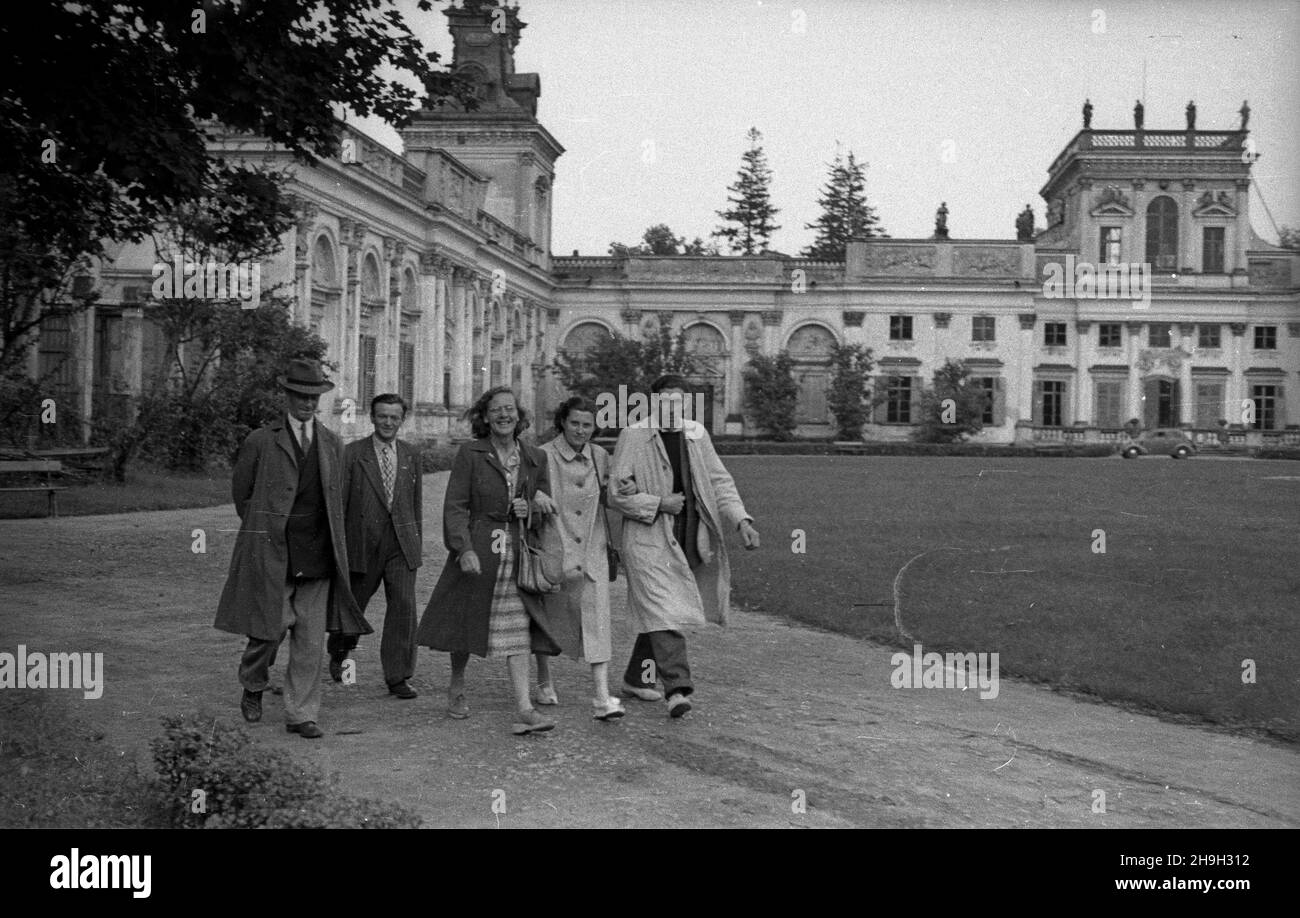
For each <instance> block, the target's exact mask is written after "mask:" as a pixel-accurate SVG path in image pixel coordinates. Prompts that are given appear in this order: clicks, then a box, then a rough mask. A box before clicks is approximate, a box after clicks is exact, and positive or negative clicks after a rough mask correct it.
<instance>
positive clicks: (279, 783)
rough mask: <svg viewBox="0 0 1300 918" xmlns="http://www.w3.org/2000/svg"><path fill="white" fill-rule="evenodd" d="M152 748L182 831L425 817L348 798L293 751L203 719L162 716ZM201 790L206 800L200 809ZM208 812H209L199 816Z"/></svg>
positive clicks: (381, 824) (382, 823)
mask: <svg viewBox="0 0 1300 918" xmlns="http://www.w3.org/2000/svg"><path fill="white" fill-rule="evenodd" d="M163 728H164V732H163V736H162V737H159V738H155V739H154V740H153V741H151V742H150V748H151V749H152V750H153V758H154V764H155V766H156V768H157V771H158V782H159V797H160V809H161V810H162V811H163V812H164V813H165V814H166V818H167V821H168V824H169V825H170V826H173V827H177V828H190V829H196V828H206V829H214V828H225V829H258V828H417V827H418V826H419V824H420V820H419V817H417V816H413V815H411V814H408V813H406V812H404V811H403V810H402V809H401V808H399V807H396V806H393V805H391V804H385V803H381V802H379V801H374V800H367V799H356V798H350V797H346V796H343V795H342V794H340V793H339V791H338V790H337V787H336V783H337V782H336V779H335V778H334V777H332V776H330V777H326V776H325V775H324V774H323V773H322V772H320V771H319V770H318V769H316V768H315V767H313V766H309V765H303V764H301V763H300V762H297V761H295V760H294V759H293V757H292V756H290V755H289V754H288V753H286V752H283V751H281V750H277V749H262V748H260V747H258V746H254V745H253V744H252V741H251V739H250V737H249V736H248V734H247V733H246V732H245V731H244V730H243V729H242V728H240V727H231V726H229V725H227V724H223V723H220V722H210V721H207V720H204V719H201V718H200V717H199V716H198V715H186V716H176V715H173V716H169V717H165V718H163ZM194 791H202V792H203V794H204V797H203V805H202V806H201V807H198V806H196V805H195V799H196V798H195V797H194ZM195 809H201V810H202V812H197V813H196V812H194V810H195Z"/></svg>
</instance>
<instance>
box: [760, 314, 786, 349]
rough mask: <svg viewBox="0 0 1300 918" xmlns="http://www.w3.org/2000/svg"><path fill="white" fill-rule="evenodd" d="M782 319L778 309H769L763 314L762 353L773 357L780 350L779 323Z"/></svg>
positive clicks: (782, 316)
mask: <svg viewBox="0 0 1300 918" xmlns="http://www.w3.org/2000/svg"><path fill="white" fill-rule="evenodd" d="M783 318H784V315H783V313H782V312H781V310H779V309H769V310H766V311H765V312H764V313H763V353H764V354H771V355H775V354H776V352H777V351H779V350H780V349H781V321H782V319H783Z"/></svg>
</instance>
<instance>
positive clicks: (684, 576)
mask: <svg viewBox="0 0 1300 918" xmlns="http://www.w3.org/2000/svg"><path fill="white" fill-rule="evenodd" d="M686 387H687V384H686V382H685V380H683V379H682V378H681V377H680V376H674V375H668V376H661V377H660V378H659V379H657V380H655V382H654V383H653V384H652V385H651V386H650V391H651V393H652V394H658V395H659V396H660V405H661V406H663V405H665V404H666V405H667V406H668V411H667V412H665V413H664V414H665V416H664V417H663V418H657V417H656V418H649V419H647V420H645V421H643V422H641V423H639V424H634V425H631V426H629V427H626V428H624V429H623V431H622V433H620V434H619V438H618V444H617V445H616V446H615V447H614V461H613V464H612V465H611V467H610V473H609V476H610V487H609V492H608V493H609V504H610V506H611V507H613V508H614V509H615V510H617V511H619V512H620V513H622V514H623V516H624V517H625V519H624V520H623V529H622V539H621V550H622V560H623V566H624V567H625V568H626V570H627V584H628V603H627V605H628V613H629V614H630V616H631V618H632V625H633V628H634V629H635V630H636V632H637V640H636V645H635V647H633V650H632V658H631V659H630V660H629V661H628V666H627V670H626V671H625V672H624V676H623V689H624V691H625V692H626V693H628V694H631V695H632V696H634V697H637V698H640V699H642V700H645V701H655V700H658V699H659V698H660V697H661V696H660V695H659V693H658V692H656V691H654V689H653V687H654V683H655V680H656V677H657V678H658V679H659V680H661V681H662V682H663V686H664V695H666V696H667V698H668V713H669V714H670V715H671V716H672V717H681V716H682V715H683V714H685V713H686V712H688V711H690V709H691V703H690V701H688V700H687V698H688V696H690V695H691V694H692V693H693V692H694V685H693V684H692V682H691V671H690V666H689V664H688V662H687V659H686V639H685V637H683V636H682V634H681V631H680V629H681V628H682V627H683V626H688V625H690V626H694V625H703V624H705V623H706V622H713V623H716V624H719V625H722V624H725V623H726V620H727V611H728V608H729V607H730V604H731V564H730V562H729V561H728V559H727V545H726V539H727V537H728V536H736V535H738V536H739V539H740V542H741V543H742V544H743V545H744V546H745V548H746V549H755V548H758V542H759V539H758V531H757V530H756V529H755V528H754V526H753V517H751V516H750V515H749V513H748V512H746V510H745V504H744V502H743V501H742V500H741V499H740V494H739V493H738V492H737V491H736V483H735V482H734V481H733V480H732V478H731V474H730V473H729V472H728V471H727V470H726V468H725V467H724V466H723V465H722V460H720V459H719V458H718V454H717V452H715V451H714V449H713V441H712V440H710V439H709V434H708V432H707V431H706V430H705V429H704V425H703V424H701V423H699V422H698V421H696V420H692V419H687V418H683V417H682V411H681V406H682V404H683V399H684V397H685V392H686Z"/></svg>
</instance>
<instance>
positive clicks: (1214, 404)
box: [1192, 382, 1223, 429]
mask: <svg viewBox="0 0 1300 918" xmlns="http://www.w3.org/2000/svg"><path fill="white" fill-rule="evenodd" d="M1192 388H1193V389H1194V390H1195V395H1196V426H1197V427H1200V428H1206V429H1213V428H1215V427H1218V426H1219V419H1220V418H1222V417H1223V383H1221V382H1197V383H1196V384H1195V385H1194V386H1193V387H1192Z"/></svg>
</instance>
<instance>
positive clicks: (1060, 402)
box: [1037, 379, 1065, 427]
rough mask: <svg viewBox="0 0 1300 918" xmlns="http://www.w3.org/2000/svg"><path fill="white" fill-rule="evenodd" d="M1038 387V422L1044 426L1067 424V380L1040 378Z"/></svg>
mask: <svg viewBox="0 0 1300 918" xmlns="http://www.w3.org/2000/svg"><path fill="white" fill-rule="evenodd" d="M1037 388H1038V423H1039V425H1040V426H1042V427H1061V426H1063V425H1064V424H1065V381H1064V380H1060V379H1040V380H1039V381H1038V383H1037Z"/></svg>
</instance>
